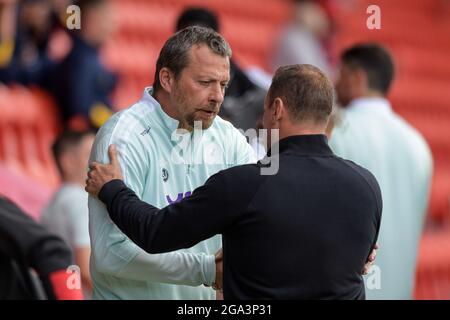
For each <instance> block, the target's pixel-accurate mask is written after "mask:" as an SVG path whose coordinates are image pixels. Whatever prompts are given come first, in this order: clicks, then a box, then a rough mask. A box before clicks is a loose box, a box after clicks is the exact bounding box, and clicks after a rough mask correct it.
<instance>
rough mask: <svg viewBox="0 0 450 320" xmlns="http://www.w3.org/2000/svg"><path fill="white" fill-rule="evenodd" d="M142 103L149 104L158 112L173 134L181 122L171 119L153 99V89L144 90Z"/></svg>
mask: <svg viewBox="0 0 450 320" xmlns="http://www.w3.org/2000/svg"><path fill="white" fill-rule="evenodd" d="M141 101H143V102H144V103H145V104H147V105H148V106H149V107H150V108H151V109H152V110H155V111H156V113H157V114H158V116H159V118H160V119H161V121H162V122H163V124H164V125H165V126H166V127H167V128H168V129H169V131H171V132H172V131H174V130H176V129H177V128H178V125H179V121H178V120H176V119H173V118H171V117H170V116H169V115H168V114H167V113H165V112H164V110H163V108H162V107H161V105H160V104H159V102H158V101H157V100H156V99H155V98H154V97H153V87H147V88H145V89H144V94H143V96H142V99H141Z"/></svg>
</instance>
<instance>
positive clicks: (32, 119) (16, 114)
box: [0, 85, 60, 187]
mask: <svg viewBox="0 0 450 320" xmlns="http://www.w3.org/2000/svg"><path fill="white" fill-rule="evenodd" d="M0 97H1V99H0V157H1V158H0V161H1V162H2V163H4V164H5V165H6V166H7V167H8V168H10V169H11V170H13V171H14V172H16V173H17V174H23V175H27V176H31V177H33V178H34V179H35V180H37V181H39V182H41V183H42V184H44V185H47V186H49V187H55V186H56V185H57V184H58V182H59V178H58V174H57V172H56V168H55V164H54V161H53V158H52V155H51V152H50V145H51V143H52V141H53V139H54V137H55V136H56V134H57V132H58V130H59V129H60V128H59V123H60V120H59V118H58V112H57V109H56V107H55V104H54V103H53V101H52V100H51V98H50V97H49V96H48V95H46V94H45V93H43V92H42V91H40V90H38V89H27V88H24V87H22V86H18V85H16V86H12V87H6V86H1V85H0Z"/></svg>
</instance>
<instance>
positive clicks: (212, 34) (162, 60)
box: [153, 26, 232, 92]
mask: <svg viewBox="0 0 450 320" xmlns="http://www.w3.org/2000/svg"><path fill="white" fill-rule="evenodd" d="M198 44H206V45H207V46H208V48H209V49H211V51H212V52H214V53H215V54H218V55H220V56H222V57H229V58H231V54H232V52H231V48H230V45H229V44H228V42H227V41H226V40H225V39H224V38H223V37H222V36H221V35H220V34H219V33H217V32H216V31H214V30H213V29H210V28H205V27H200V26H190V27H187V28H184V29H182V30H180V31H178V32H177V33H175V34H174V35H173V36H171V37H170V38H169V39H168V40H167V41H166V43H165V44H164V46H163V47H162V49H161V52H160V53H159V57H158V60H157V61H156V71H155V80H154V82H153V88H154V91H155V92H156V91H158V90H159V89H160V88H161V83H160V82H159V72H160V71H161V69H162V68H168V69H170V70H171V71H172V72H173V73H174V75H175V78H178V77H179V75H180V74H181V71H183V69H184V68H186V66H187V65H188V63H189V55H188V53H189V50H190V49H191V48H192V47H193V46H194V45H198Z"/></svg>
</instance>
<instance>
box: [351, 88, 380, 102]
mask: <svg viewBox="0 0 450 320" xmlns="http://www.w3.org/2000/svg"><path fill="white" fill-rule="evenodd" d="M359 98H383V99H385V98H386V96H385V95H384V94H382V93H381V92H379V91H375V90H371V89H367V90H366V91H365V92H364V93H363V94H361V95H359V96H356V97H354V98H353V99H352V100H356V99H359Z"/></svg>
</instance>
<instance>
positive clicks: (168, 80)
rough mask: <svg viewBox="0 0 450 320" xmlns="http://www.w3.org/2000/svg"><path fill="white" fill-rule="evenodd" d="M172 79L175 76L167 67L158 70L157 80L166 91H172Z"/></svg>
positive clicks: (173, 79)
mask: <svg viewBox="0 0 450 320" xmlns="http://www.w3.org/2000/svg"><path fill="white" fill-rule="evenodd" d="M174 81H175V77H174V75H173V72H172V71H170V69H169V68H166V67H164V68H162V69H161V70H160V71H159V82H160V83H161V87H162V88H163V89H164V90H165V91H167V92H168V93H171V92H172V87H173V84H174Z"/></svg>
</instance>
